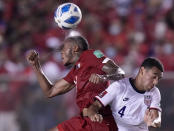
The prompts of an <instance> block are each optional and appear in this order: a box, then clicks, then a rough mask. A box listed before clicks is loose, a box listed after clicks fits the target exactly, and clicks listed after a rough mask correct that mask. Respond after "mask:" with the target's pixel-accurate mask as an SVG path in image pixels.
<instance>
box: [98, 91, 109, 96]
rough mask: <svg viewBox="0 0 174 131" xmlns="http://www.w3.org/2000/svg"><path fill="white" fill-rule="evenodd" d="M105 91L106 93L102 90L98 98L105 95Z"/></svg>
mask: <svg viewBox="0 0 174 131" xmlns="http://www.w3.org/2000/svg"><path fill="white" fill-rule="evenodd" d="M107 93H108V92H107V91H103V92H102V93H100V94H99V95H98V96H99V97H100V98H102V97H103V96H105V95H106V94H107Z"/></svg>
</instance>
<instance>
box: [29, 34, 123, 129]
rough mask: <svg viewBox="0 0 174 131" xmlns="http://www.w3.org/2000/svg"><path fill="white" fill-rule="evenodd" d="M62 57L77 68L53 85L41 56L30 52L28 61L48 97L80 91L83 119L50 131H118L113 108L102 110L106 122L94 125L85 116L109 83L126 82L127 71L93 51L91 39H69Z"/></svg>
mask: <svg viewBox="0 0 174 131" xmlns="http://www.w3.org/2000/svg"><path fill="white" fill-rule="evenodd" d="M61 55H62V62H63V64H64V65H65V66H69V65H73V67H72V69H71V71H70V72H69V73H68V74H67V76H65V77H64V78H62V79H60V80H58V81H57V82H56V83H55V84H54V85H53V84H52V83H51V82H50V81H49V80H48V78H47V77H46V76H45V75H44V72H43V71H42V68H41V65H40V62H39V56H38V53H37V52H36V51H34V50H31V51H29V52H28V53H27V60H28V62H29V63H30V64H31V66H32V68H33V70H34V72H35V73H36V76H37V78H38V81H39V84H40V87H41V88H42V90H43V92H44V93H45V95H46V96H47V97H49V98H51V97H54V96H56V95H61V94H64V93H66V92H68V91H70V90H71V89H73V88H74V87H76V90H77V95H76V103H77V105H78V107H79V109H80V114H79V116H75V117H73V118H71V119H70V120H67V121H64V122H62V123H61V124H58V126H56V127H54V128H53V129H50V130H49V131H116V130H117V126H116V124H115V122H114V118H113V116H112V112H111V110H110V107H109V106H107V107H104V108H102V109H101V110H100V111H99V112H100V113H101V114H102V115H103V121H102V123H97V122H92V121H91V120H90V119H89V118H88V117H83V115H82V114H83V111H84V112H85V110H83V109H84V108H87V107H88V106H89V105H90V104H92V103H93V101H94V97H95V96H96V95H97V94H99V93H101V92H102V91H103V90H105V89H106V88H107V87H108V80H119V79H122V78H123V77H124V72H123V71H122V70H121V68H119V67H118V66H117V65H116V64H115V63H114V62H113V61H112V60H110V59H109V58H107V57H106V56H104V55H103V53H102V52H101V51H99V50H90V49H89V48H88V42H87V40H86V39H85V38H83V37H82V36H75V37H68V38H66V39H65V41H64V44H63V47H62V48H61Z"/></svg>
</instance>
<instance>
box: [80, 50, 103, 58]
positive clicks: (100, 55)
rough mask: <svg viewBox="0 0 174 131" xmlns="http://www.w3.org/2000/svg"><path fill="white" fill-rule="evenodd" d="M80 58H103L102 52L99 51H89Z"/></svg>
mask: <svg viewBox="0 0 174 131" xmlns="http://www.w3.org/2000/svg"><path fill="white" fill-rule="evenodd" d="M82 56H93V57H94V56H95V57H97V58H101V57H103V56H104V54H103V52H102V51H100V50H94V49H89V50H86V51H84V52H83V53H82Z"/></svg>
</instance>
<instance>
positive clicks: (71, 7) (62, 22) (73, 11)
mask: <svg viewBox="0 0 174 131" xmlns="http://www.w3.org/2000/svg"><path fill="white" fill-rule="evenodd" d="M81 19H82V13H81V10H80V8H79V7H78V6H77V5H75V4H73V3H64V4H61V5H59V6H58V8H57V9H56V11H55V15H54V20H55V22H56V23H57V24H58V26H59V27H60V28H62V29H72V28H75V27H76V26H77V25H78V24H79V23H80V21H81Z"/></svg>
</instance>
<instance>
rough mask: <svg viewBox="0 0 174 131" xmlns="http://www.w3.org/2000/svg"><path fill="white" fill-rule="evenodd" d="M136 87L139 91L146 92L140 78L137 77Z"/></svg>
mask: <svg viewBox="0 0 174 131" xmlns="http://www.w3.org/2000/svg"><path fill="white" fill-rule="evenodd" d="M134 85H135V87H136V88H137V90H139V91H142V92H144V89H143V86H142V81H141V80H140V78H139V77H135V79H134Z"/></svg>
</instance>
